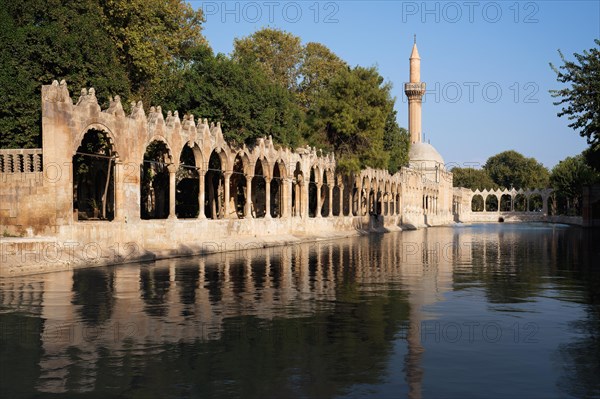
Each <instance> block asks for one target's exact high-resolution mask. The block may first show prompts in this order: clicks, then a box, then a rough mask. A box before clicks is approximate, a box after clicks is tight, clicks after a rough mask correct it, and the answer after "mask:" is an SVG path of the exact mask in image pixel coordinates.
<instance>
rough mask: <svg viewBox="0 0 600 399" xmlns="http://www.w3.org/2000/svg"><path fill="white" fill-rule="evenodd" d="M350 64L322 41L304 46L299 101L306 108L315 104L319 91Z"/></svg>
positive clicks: (300, 71) (300, 67)
mask: <svg viewBox="0 0 600 399" xmlns="http://www.w3.org/2000/svg"><path fill="white" fill-rule="evenodd" d="M347 67H348V65H347V64H346V63H345V62H344V61H343V60H342V59H341V58H339V57H338V56H337V55H335V54H334V53H333V52H332V51H331V50H329V49H328V48H327V47H326V46H324V45H322V44H321V43H315V42H310V43H307V44H306V46H304V49H303V57H302V62H301V64H300V66H299V70H298V72H299V75H300V79H301V81H300V86H299V88H298V90H299V92H298V96H299V101H300V104H301V105H302V107H303V108H304V109H305V110H308V109H310V108H311V107H312V105H313V104H314V102H315V100H316V97H317V96H318V95H319V93H320V92H321V91H323V90H325V89H326V88H327V85H328V83H329V81H330V80H331V79H332V78H333V77H334V76H336V75H337V74H338V73H340V72H341V71H343V70H344V69H347Z"/></svg>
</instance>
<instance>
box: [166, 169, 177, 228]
mask: <svg viewBox="0 0 600 399" xmlns="http://www.w3.org/2000/svg"><path fill="white" fill-rule="evenodd" d="M167 169H168V171H169V219H175V218H176V216H175V174H176V173H177V166H175V164H173V163H172V164H169V166H167Z"/></svg>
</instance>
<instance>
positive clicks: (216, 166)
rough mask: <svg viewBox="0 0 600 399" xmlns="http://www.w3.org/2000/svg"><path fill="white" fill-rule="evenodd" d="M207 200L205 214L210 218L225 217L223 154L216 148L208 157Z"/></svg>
mask: <svg viewBox="0 0 600 399" xmlns="http://www.w3.org/2000/svg"><path fill="white" fill-rule="evenodd" d="M204 182H205V184H204V190H205V195H204V197H205V202H206V205H205V207H204V214H205V215H206V217H207V218H209V219H223V218H224V217H225V203H224V201H225V178H224V176H223V162H222V160H221V156H220V155H219V153H217V151H216V150H214V151H213V152H212V153H211V154H210V158H209V159H208V170H207V171H206V175H205V177H204Z"/></svg>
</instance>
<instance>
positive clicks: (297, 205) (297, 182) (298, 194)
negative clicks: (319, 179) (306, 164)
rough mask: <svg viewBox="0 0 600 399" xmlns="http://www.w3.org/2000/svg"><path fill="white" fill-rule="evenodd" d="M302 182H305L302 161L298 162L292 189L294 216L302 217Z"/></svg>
mask: <svg viewBox="0 0 600 399" xmlns="http://www.w3.org/2000/svg"><path fill="white" fill-rule="evenodd" d="M302 184H304V175H303V173H302V168H301V167H300V162H296V168H295V169H294V182H293V186H294V187H293V189H292V216H300V217H302Z"/></svg>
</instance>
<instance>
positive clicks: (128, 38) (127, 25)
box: [99, 0, 207, 101]
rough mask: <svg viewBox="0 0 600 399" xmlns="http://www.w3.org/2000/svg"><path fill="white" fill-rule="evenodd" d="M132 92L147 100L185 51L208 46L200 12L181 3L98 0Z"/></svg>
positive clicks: (165, 0)
mask: <svg viewBox="0 0 600 399" xmlns="http://www.w3.org/2000/svg"><path fill="white" fill-rule="evenodd" d="M99 3H100V5H101V7H102V11H103V23H104V25H105V26H106V29H107V31H108V33H109V34H110V38H111V39H112V40H113V42H114V43H115V45H116V46H117V49H118V56H119V60H120V62H121V64H122V65H123V66H124V67H125V68H126V70H127V72H128V74H129V79H130V81H131V84H132V87H133V90H134V91H135V92H136V93H137V94H138V95H140V96H141V97H142V98H144V99H145V100H146V101H147V100H148V98H149V97H150V96H151V95H152V91H154V90H157V88H156V85H157V84H158V83H159V82H160V81H161V79H162V78H163V77H164V75H166V74H168V72H169V68H170V67H172V66H173V65H174V64H175V65H176V64H177V62H178V61H179V60H181V58H185V55H186V54H187V52H188V50H190V49H192V48H195V47H197V46H199V45H207V42H206V40H205V38H204V36H202V22H204V17H203V15H202V10H201V9H200V8H199V9H198V10H194V9H193V8H192V6H191V5H189V4H188V3H186V2H185V1H183V0H99Z"/></svg>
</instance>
